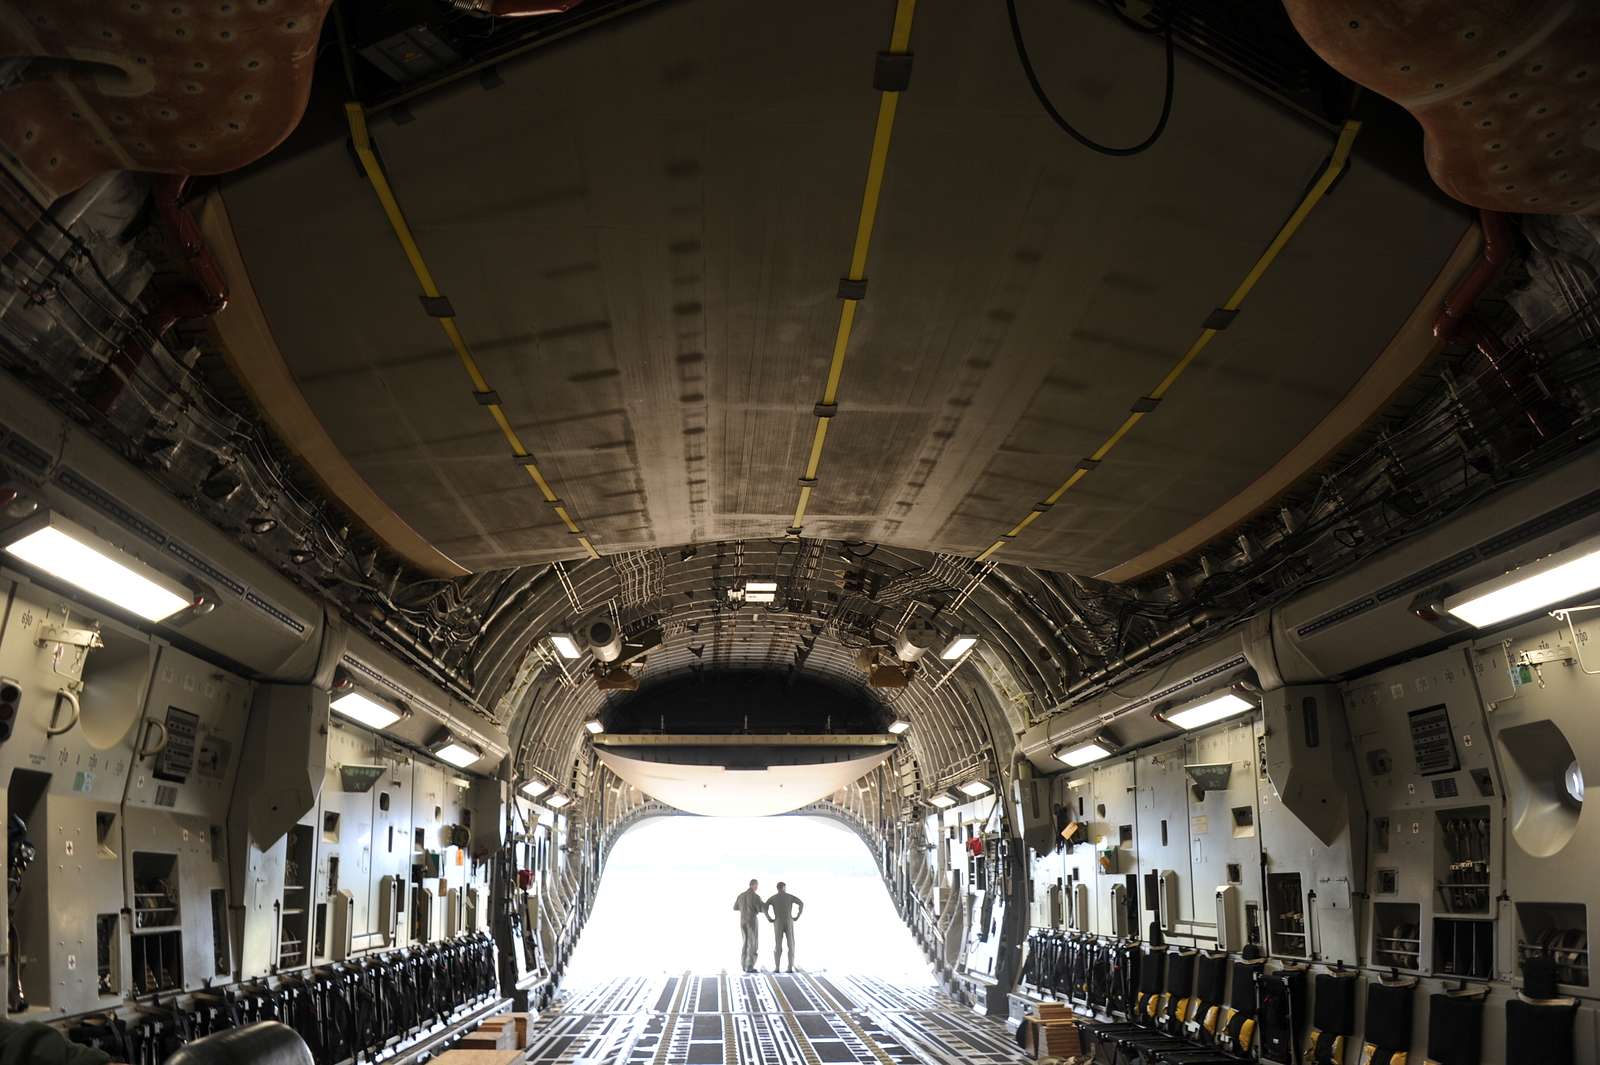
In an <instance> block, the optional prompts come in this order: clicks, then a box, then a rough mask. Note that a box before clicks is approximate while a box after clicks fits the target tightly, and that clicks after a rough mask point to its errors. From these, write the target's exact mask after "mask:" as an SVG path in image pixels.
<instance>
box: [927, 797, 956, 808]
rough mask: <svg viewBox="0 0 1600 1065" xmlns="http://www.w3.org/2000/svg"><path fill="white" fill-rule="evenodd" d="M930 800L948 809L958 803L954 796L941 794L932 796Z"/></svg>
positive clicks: (939, 806)
mask: <svg viewBox="0 0 1600 1065" xmlns="http://www.w3.org/2000/svg"><path fill="white" fill-rule="evenodd" d="M928 801H929V802H930V803H932V804H933V805H934V806H936V807H938V808H939V809H941V810H948V809H950V807H952V806H954V805H955V804H956V800H955V797H954V796H951V795H945V794H942V793H941V794H939V795H934V796H931V797H930V798H929V799H928Z"/></svg>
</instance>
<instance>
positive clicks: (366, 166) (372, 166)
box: [344, 103, 600, 558]
mask: <svg viewBox="0 0 1600 1065" xmlns="http://www.w3.org/2000/svg"><path fill="white" fill-rule="evenodd" d="M344 114H345V120H346V121H347V122H348V123H349V125H350V143H351V145H352V146H353V147H354V148H355V153H356V158H357V159H359V160H360V161H361V169H362V170H364V171H365V172H366V175H367V180H368V181H370V182H371V183H372V191H373V193H374V194H375V195H376V196H377V197H378V204H379V206H381V207H382V208H383V213H384V215H385V217H387V218H388V219H389V228H390V229H392V230H393V231H394V235H395V239H396V240H398V241H399V242H400V250H401V251H403V252H405V256H406V261H407V262H408V263H410V264H411V272H412V273H413V274H415V275H416V277H417V285H418V286H419V287H420V288H421V289H422V294H423V295H424V296H426V297H427V298H429V299H437V298H438V297H439V296H440V295H441V293H440V291H439V285H438V283H437V282H435V281H434V279H433V272H432V271H431V270H429V269H428V263H427V260H425V259H424V258H423V257H422V249H421V248H420V247H419V246H418V245H417V239H416V236H415V235H414V234H413V233H412V232H411V224H410V223H409V222H407V221H406V216H405V212H404V211H402V210H401V209H400V200H399V198H398V197H397V196H396V195H395V192H394V187H393V186H392V185H390V184H389V176H388V175H387V174H386V173H384V170H383V164H381V163H380V162H379V161H378V155H377V153H376V152H374V151H373V150H372V136H371V134H370V133H369V132H368V130H367V114H366V112H365V111H364V110H363V109H362V107H361V105H360V104H358V103H347V104H345V105H344ZM435 320H436V321H437V322H438V323H439V328H440V329H441V330H443V331H444V335H445V339H447V340H449V341H450V347H451V348H452V349H453V350H454V351H455V353H456V358H458V359H460V360H461V368H462V369H463V370H465V371H466V372H467V379H468V380H469V381H471V382H472V390H473V391H474V392H492V391H494V390H493V389H492V388H490V387H489V381H488V379H487V378H486V377H484V375H483V370H482V369H480V368H479V366H478V360H477V359H476V358H474V357H473V355H472V349H471V348H470V347H468V346H467V338H466V337H464V336H462V334H461V329H460V327H459V326H458V325H457V324H456V319H455V317H454V316H453V315H444V316H441V317H439V318H437V319H435ZM486 407H487V409H488V411H489V416H490V417H491V418H493V419H494V423H495V425H496V426H498V427H499V429H500V435H501V436H503V437H505V439H506V443H508V444H510V445H511V454H512V455H514V456H515V457H516V458H517V460H518V461H519V462H520V463H521V464H522V468H523V469H524V470H526V471H527V473H528V477H529V479H530V480H532V481H533V485H534V487H535V488H537V489H538V490H539V494H540V495H541V496H543V497H544V501H545V502H546V503H548V504H551V506H552V509H553V510H554V511H555V515H556V517H558V518H560V519H561V524H562V525H564V526H566V529H567V532H569V533H571V534H572V535H573V536H576V537H577V538H578V543H579V545H581V546H582V547H583V550H584V553H585V554H586V555H588V556H589V557H590V558H599V557H600V552H598V551H596V550H595V547H594V544H593V543H592V542H591V541H590V539H589V537H588V536H587V535H585V534H584V532H583V529H582V528H581V527H580V526H579V525H578V522H577V519H575V518H574V517H573V516H572V512H571V511H570V510H568V509H567V508H566V507H565V506H564V505H562V504H561V503H560V502H559V501H560V498H561V497H560V496H558V495H557V494H556V491H555V489H554V488H553V487H552V486H551V484H550V482H549V480H548V479H547V478H546V477H545V475H544V472H543V471H542V470H540V469H539V464H538V462H536V461H535V460H534V457H533V455H532V454H530V453H529V451H528V449H527V447H526V446H524V445H523V443H522V438H521V437H520V436H518V435H517V431H516V430H515V429H514V428H512V426H511V419H510V418H508V417H507V416H506V412H505V410H504V409H503V408H502V407H501V406H500V404H498V403H489V404H486Z"/></svg>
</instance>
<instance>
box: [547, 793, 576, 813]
mask: <svg viewBox="0 0 1600 1065" xmlns="http://www.w3.org/2000/svg"><path fill="white" fill-rule="evenodd" d="M571 801H572V796H570V795H568V794H567V793H566V792H563V791H558V792H556V793H555V794H553V795H551V796H550V797H549V798H547V799H545V801H544V804H545V805H546V806H548V807H550V809H552V810H559V809H561V808H562V807H563V806H566V805H567V804H568V803H570V802H571Z"/></svg>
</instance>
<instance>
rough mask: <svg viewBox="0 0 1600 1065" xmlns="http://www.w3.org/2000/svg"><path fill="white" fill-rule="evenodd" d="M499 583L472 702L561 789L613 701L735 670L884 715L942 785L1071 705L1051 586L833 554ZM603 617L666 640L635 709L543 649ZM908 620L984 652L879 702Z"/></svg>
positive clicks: (1008, 573) (637, 556) (786, 547)
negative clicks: (760, 592)
mask: <svg viewBox="0 0 1600 1065" xmlns="http://www.w3.org/2000/svg"><path fill="white" fill-rule="evenodd" d="M685 556H687V557H685ZM980 575H983V579H982V580H981V581H980V580H977V579H976V578H977V577H979V576H980ZM761 579H768V580H775V581H776V582H777V584H778V587H779V591H778V593H777V597H776V600H775V601H774V602H773V603H771V604H765V605H761V604H753V603H743V604H741V603H736V602H735V601H734V600H732V599H731V598H730V596H729V594H728V593H729V591H730V590H732V589H736V588H741V587H742V586H743V583H744V581H746V580H761ZM498 580H499V582H500V584H499V587H498V588H497V589H496V591H495V592H494V597H495V599H496V600H497V601H498V602H497V603H496V606H495V607H494V608H493V609H492V610H491V611H490V614H489V616H490V622H489V626H488V631H487V632H486V633H485V639H484V640H483V641H482V642H481V644H480V651H479V654H478V656H477V659H476V660H475V662H474V663H473V668H472V674H473V676H474V677H475V679H476V690H477V693H478V697H479V698H480V699H481V700H482V701H484V702H485V703H487V704H490V705H493V706H494V707H495V709H496V713H497V715H498V716H501V717H502V718H503V719H504V720H506V722H507V724H508V725H509V728H510V732H511V735H512V737H513V741H514V745H515V749H516V751H517V762H516V764H517V769H518V772H519V773H522V774H525V775H535V776H540V777H543V778H545V779H546V780H548V781H550V782H554V783H558V784H562V785H565V784H567V783H570V778H571V775H572V773H573V771H574V766H575V764H576V763H577V762H578V761H580V760H581V759H579V758H578V755H579V753H580V751H581V745H582V738H583V737H584V736H585V735H586V734H585V732H584V730H583V728H582V724H583V722H584V721H586V720H588V719H590V718H592V717H596V716H599V715H600V714H601V712H602V710H603V708H604V707H605V706H606V704H607V701H608V700H618V699H624V698H626V699H629V700H642V699H647V698H648V697H649V695H650V693H651V691H652V689H653V688H657V687H659V686H660V685H661V683H662V682H663V681H665V680H668V679H672V678H682V677H684V676H693V675H695V674H706V673H725V672H730V671H743V672H749V673H756V674H766V675H769V676H770V675H777V676H789V675H794V674H797V673H803V674H805V675H806V676H809V677H815V678H817V679H819V680H823V681H825V682H828V683H830V684H831V685H834V686H836V687H841V688H844V689H846V690H848V691H850V692H853V693H855V696H856V699H859V698H860V697H861V696H862V695H865V696H866V697H867V698H869V699H872V700H875V701H877V702H878V703H879V704H881V705H882V707H883V709H884V712H885V719H887V718H888V717H889V716H891V715H892V716H894V717H898V718H901V719H904V720H907V721H909V722H911V725H912V728H911V731H910V732H909V734H908V735H907V736H906V737H905V740H904V743H905V745H906V747H907V748H908V749H909V753H910V754H911V755H912V756H913V758H914V759H915V761H916V764H917V766H918V770H919V773H920V775H921V780H922V782H923V783H924V784H925V785H932V784H934V783H938V782H939V781H941V780H942V779H943V778H944V777H945V776H950V775H955V774H959V773H961V772H963V771H967V770H970V769H972V768H973V767H974V766H975V765H978V764H981V763H982V761H983V760H984V759H985V758H986V757H992V758H994V759H996V760H1007V759H1009V757H1010V751H1011V746H1012V741H1013V737H1014V734H1015V733H1016V732H1017V731H1019V730H1020V729H1021V728H1022V727H1024V726H1025V725H1026V724H1027V722H1028V720H1029V718H1030V715H1031V714H1033V713H1035V712H1037V711H1040V710H1042V709H1044V708H1047V707H1049V706H1051V705H1053V704H1054V703H1055V702H1056V701H1057V700H1059V699H1060V698H1061V697H1062V695H1063V694H1064V678H1063V675H1062V673H1061V672H1060V671H1059V669H1058V667H1057V666H1055V665H1054V664H1053V663H1055V662H1058V661H1063V660H1070V659H1071V657H1072V655H1073V654H1074V653H1075V652H1074V650H1073V645H1072V643H1070V642H1069V641H1068V639H1067V627H1068V626H1070V625H1072V624H1073V620H1072V615H1073V614H1074V613H1075V612H1076V611H1077V609H1078V608H1077V606H1076V605H1075V603H1074V596H1073V592H1072V591H1071V590H1069V589H1068V588H1067V587H1064V586H1063V585H1062V583H1061V582H1060V581H1059V580H1058V579H1057V578H1055V577H1053V576H1050V575H1045V574H1038V573H1034V572H1033V571H1029V570H1024V569H1012V568H1009V567H1008V568H1006V569H1004V570H1002V569H999V568H989V569H985V568H982V567H975V566H974V564H973V563H971V562H970V561H967V560H963V559H955V558H951V557H947V556H935V555H927V554H923V553H920V552H910V551H902V550H890V549H888V548H882V547H880V548H877V549H871V548H868V547H866V546H864V545H847V544H842V543H839V542H836V541H833V542H829V541H803V542H800V543H793V542H772V541H765V540H762V541H755V542H732V543H724V544H715V545H708V546H702V547H700V548H699V549H698V550H696V551H693V552H689V551H671V552H655V551H648V552H637V553H633V554H630V555H625V556H618V557H614V558H608V559H603V560H600V561H594V562H585V563H577V564H566V565H564V566H549V567H530V568H527V569H522V570H515V571H509V572H507V573H504V574H500V575H498ZM480 587H481V586H480ZM595 616H603V617H609V618H611V619H612V620H613V621H614V622H615V623H618V624H619V625H620V627H621V629H622V631H623V632H624V633H627V634H633V633H637V632H642V631H646V630H649V629H652V628H655V627H656V626H659V627H660V629H661V631H662V642H661V644H660V645H659V646H657V647H655V648H653V649H652V650H650V651H648V652H647V653H646V654H645V655H644V656H643V658H642V660H641V661H640V662H639V663H636V665H635V667H634V669H633V672H634V674H635V675H636V676H637V677H638V679H639V681H640V690H639V692H638V693H636V694H623V693H617V692H606V691H602V690H601V689H600V688H599V686H598V685H597V684H596V683H595V681H594V679H593V678H592V676H591V675H590V673H589V669H590V667H591V665H592V659H591V658H589V657H588V656H585V657H584V658H582V659H579V660H577V661H570V662H569V661H566V660H563V659H562V658H561V657H560V656H559V655H558V654H557V653H556V652H555V650H554V648H553V647H552V646H551V645H550V643H549V640H548V635H549V634H550V633H551V632H554V631H567V630H570V629H572V628H574V627H576V624H575V623H577V622H580V621H582V620H584V619H586V618H591V617H595ZM915 618H920V619H922V620H930V621H932V622H933V623H934V624H936V625H937V626H938V627H940V628H941V629H942V630H943V631H946V632H948V633H952V634H953V633H957V632H962V633H968V634H971V635H974V636H977V637H978V638H979V642H978V644H977V646H976V648H975V650H974V651H973V653H972V654H971V656H970V657H968V658H967V659H966V660H965V661H964V662H960V663H959V664H958V663H947V662H944V661H941V660H939V659H938V657H937V655H936V654H934V653H929V654H928V655H926V656H924V658H923V659H922V661H921V663H920V664H919V668H918V669H917V670H916V671H915V672H914V673H913V674H912V676H911V679H910V683H909V684H908V685H907V686H905V687H903V688H871V687H869V686H868V684H867V673H866V671H865V670H864V669H863V668H862V666H861V664H860V661H859V659H860V655H861V654H862V652H863V651H864V650H868V649H870V648H874V647H876V648H878V649H880V651H881V650H884V649H886V648H887V646H888V645H890V644H892V642H893V639H894V635H895V633H896V632H897V631H898V630H900V629H901V628H902V627H904V625H905V624H907V622H909V621H911V620H912V619H915ZM1088 638H1089V637H1087V636H1085V635H1082V633H1080V635H1079V637H1078V639H1077V641H1076V642H1077V643H1080V644H1081V643H1084V642H1086V640H1087V639H1088ZM952 667H953V668H952ZM842 698H847V697H845V696H842ZM849 701H852V702H854V701H856V700H855V699H852V700H849Z"/></svg>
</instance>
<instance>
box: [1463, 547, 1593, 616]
mask: <svg viewBox="0 0 1600 1065" xmlns="http://www.w3.org/2000/svg"><path fill="white" fill-rule="evenodd" d="M1596 588H1600V537H1595V538H1591V539H1588V540H1585V541H1583V542H1582V543H1580V544H1575V545H1574V546H1572V547H1569V548H1567V549H1566V550H1564V551H1557V552H1555V553H1554V554H1551V555H1546V556H1545V557H1544V558H1541V559H1539V560H1538V561H1536V562H1530V563H1529V564H1528V565H1526V566H1518V567H1517V568H1516V569H1514V570H1512V571H1511V572H1510V573H1506V574H1503V575H1501V576H1499V577H1496V578H1495V579H1494V580H1490V581H1485V582H1483V583H1482V584H1479V585H1476V586H1475V587H1472V588H1468V589H1467V590H1465V591H1462V592H1457V593H1456V594H1455V595H1451V596H1447V597H1446V598H1445V601H1444V603H1443V604H1442V605H1443V607H1444V609H1445V610H1446V611H1447V612H1449V613H1451V614H1454V615H1455V616H1456V617H1458V618H1460V619H1461V620H1462V621H1465V622H1466V623H1467V624H1468V625H1473V626H1476V627H1477V628H1480V629H1481V628H1485V627H1487V626H1489V625H1495V624H1498V623H1499V622H1502V621H1507V620H1509V619H1511V618H1516V617H1521V616H1522V615H1523V614H1531V613H1533V612H1534V611H1535V610H1539V609H1541V608H1543V607H1547V606H1550V605H1552V604H1554V603H1560V602H1564V601H1565V600H1568V599H1572V598H1573V597H1575V596H1580V595H1583V594H1585V593H1587V592H1592V591H1594V590H1595V589H1596Z"/></svg>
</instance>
